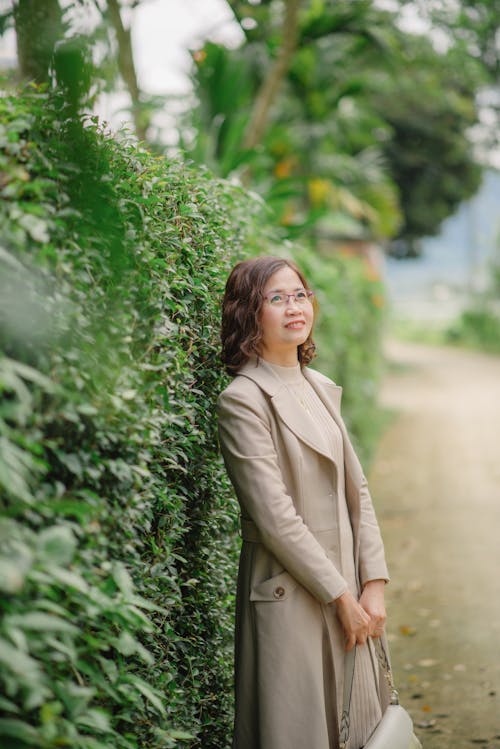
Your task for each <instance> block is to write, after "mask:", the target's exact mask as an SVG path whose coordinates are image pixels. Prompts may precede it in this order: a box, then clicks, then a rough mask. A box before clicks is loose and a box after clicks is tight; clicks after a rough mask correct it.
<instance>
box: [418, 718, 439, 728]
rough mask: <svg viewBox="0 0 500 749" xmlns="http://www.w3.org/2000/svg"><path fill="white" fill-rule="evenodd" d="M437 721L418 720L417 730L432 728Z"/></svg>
mask: <svg viewBox="0 0 500 749" xmlns="http://www.w3.org/2000/svg"><path fill="white" fill-rule="evenodd" d="M436 723H437V721H436V720H435V719H434V718H433V719H432V720H420V721H418V723H417V728H434V726H435V725H436Z"/></svg>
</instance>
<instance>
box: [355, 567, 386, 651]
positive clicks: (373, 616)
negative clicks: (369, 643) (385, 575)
mask: <svg viewBox="0 0 500 749" xmlns="http://www.w3.org/2000/svg"><path fill="white" fill-rule="evenodd" d="M384 588H385V581H384V580H370V581H369V582H367V583H366V585H365V587H364V588H363V592H362V593H361V597H360V599H359V604H360V606H361V607H362V608H363V610H364V611H365V612H366V613H367V614H368V616H369V617H370V624H369V627H368V634H369V635H370V637H381V636H382V634H383V633H384V625H385V620H386V613H385V603H384Z"/></svg>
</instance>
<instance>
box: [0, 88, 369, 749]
mask: <svg viewBox="0 0 500 749" xmlns="http://www.w3.org/2000/svg"><path fill="white" fill-rule="evenodd" d="M0 191H1V197H2V202H1V205H0V217H1V226H2V237H1V245H0V345H1V347H2V351H3V353H4V355H3V357H2V358H1V359H0V389H1V396H2V398H1V402H0V489H1V496H0V589H1V591H2V599H1V603H0V665H1V668H0V685H1V694H0V707H1V710H2V717H1V718H0V744H1V746H2V747H3V748H4V749H14V748H15V749H28V747H38V748H39V749H52V748H54V749H55V747H65V746H66V747H71V748H72V749H80V748H81V749H97V748H98V747H99V749H101V748H104V749H105V748H106V747H109V749H111V747H112V748H113V749H135V747H142V748H144V749H146V747H147V749H160V747H172V746H189V747H193V748H195V747H203V748H204V749H211V748H213V749H224V747H227V746H228V745H229V740H230V739H229V736H230V726H231V720H232V716H231V712H232V683H231V680H232V626H233V625H232V615H233V595H234V589H235V577H236V558H237V546H238V535H237V532H236V528H237V514H238V513H237V506H236V502H235V500H234V498H233V496H232V493H231V491H230V489H229V486H228V482H227V478H226V477H225V473H224V471H223V468H222V464H221V460H220V455H219V452H218V447H217V443H216V436H215V420H214V402H215V398H216V395H217V393H218V392H219V391H220V390H221V389H222V387H224V385H225V383H226V378H225V376H224V374H223V373H222V369H221V367H220V364H219V360H218V328H219V317H220V311H219V306H220V298H221V295H222V288H223V283H224V279H225V277H226V275H227V271H228V269H229V267H230V266H231V265H232V264H233V263H234V261H235V259H236V258H238V257H241V256H243V255H244V254H245V253H248V252H256V251H263V250H264V251H265V246H266V244H265V243H266V242H270V241H271V237H272V231H271V230H268V229H267V228H266V227H265V226H264V225H263V224H265V221H264V222H263V214H264V208H263V206H262V205H260V204H259V201H258V200H256V199H255V198H251V197H250V196H248V195H247V194H245V193H244V192H243V191H242V190H240V189H239V188H237V187H235V186H232V185H230V184H228V183H227V182H223V181H218V180H215V179H214V178H213V177H211V176H210V174H209V173H208V172H206V171H204V170H203V169H199V168H197V169H196V170H195V169H194V168H191V167H190V166H189V165H186V164H184V163H180V162H176V161H168V160H166V159H165V158H163V157H155V156H153V155H151V154H150V153H148V152H146V151H145V150H143V149H141V148H140V147H138V146H137V145H136V144H134V143H132V142H129V141H127V140H126V139H125V138H123V137H121V138H116V137H113V136H111V135H110V134H109V133H106V132H103V130H102V128H100V127H99V124H98V122H97V120H96V119H95V118H91V117H90V118H89V117H86V118H81V119H79V120H78V119H75V118H74V117H70V116H68V113H67V110H66V109H65V106H64V103H63V102H62V101H61V100H60V99H58V97H57V96H56V95H50V96H49V95H48V94H46V93H43V92H41V91H39V90H36V89H29V90H25V91H23V92H22V93H20V94H15V95H4V96H3V98H0ZM294 252H296V253H297V259H298V260H299V262H301V263H302V264H303V265H304V267H305V269H306V272H308V273H310V275H311V280H312V283H313V285H314V284H315V285H316V286H317V288H318V295H319V296H320V303H321V304H322V306H323V309H324V323H323V328H321V329H320V330H319V331H318V337H319V338H320V339H321V340H320V343H323V344H324V345H323V346H322V349H323V364H324V366H323V364H322V367H323V369H326V370H328V369H329V368H330V370H329V371H331V372H332V370H333V373H334V372H337V373H340V375H341V376H342V374H344V375H345V376H346V377H348V378H349V380H350V381H351V383H352V384H353V387H351V388H350V389H349V388H348V393H349V395H348V398H347V406H348V408H347V416H348V419H349V418H350V419H351V421H352V424H353V425H354V426H355V428H356V431H357V434H358V437H359V438H360V439H361V440H362V438H363V432H364V431H365V427H366V423H364V422H363V419H358V420H357V418H356V409H358V411H359V412H360V413H361V412H363V414H365V415H366V414H367V413H369V409H368V410H367V408H368V404H369V402H373V395H374V382H375V381H376V373H375V372H376V364H377V361H378V360H377V356H378V353H377V347H376V344H375V341H376V340H378V338H377V335H378V333H377V335H375V334H374V331H375V330H377V331H378V330H379V315H374V314H373V313H374V311H376V309H375V308H377V305H376V304H374V298H375V297H374V289H373V283H372V281H371V280H370V279H367V278H365V277H364V276H363V272H364V271H362V269H361V266H358V265H356V264H350V263H349V262H348V261H343V260H340V259H339V260H337V261H335V262H333V263H331V264H330V265H329V266H324V265H323V264H322V263H320V262H319V261H318V259H317V258H315V256H314V255H313V254H311V253H310V252H306V251H305V250H301V251H299V250H297V249H295V250H294ZM300 253H302V254H300ZM299 255H300V257H299ZM377 321H378V322H377ZM332 322H333V329H332V327H331V326H332ZM368 323H369V324H368ZM325 326H326V327H325ZM377 326H378V327H377ZM368 340H370V341H372V342H373V346H372V347H371V354H370V357H368V358H366V356H365V353H366V351H367V350H368V348H367V341H368ZM374 373H375V374H374ZM370 399H371V400H370Z"/></svg>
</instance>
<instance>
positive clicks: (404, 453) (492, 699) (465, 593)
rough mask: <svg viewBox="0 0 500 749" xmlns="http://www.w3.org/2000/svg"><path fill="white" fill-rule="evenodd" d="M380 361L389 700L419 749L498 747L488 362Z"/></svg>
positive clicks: (497, 538) (377, 485)
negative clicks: (410, 724) (386, 366)
mask: <svg viewBox="0 0 500 749" xmlns="http://www.w3.org/2000/svg"><path fill="white" fill-rule="evenodd" d="M387 355H388V360H389V362H390V364H391V367H390V372H389V374H388V376H387V377H386V380H385V383H384V386H383V391H382V402H383V404H384V405H385V406H386V407H387V408H389V409H391V410H392V411H394V418H393V420H392V422H391V423H390V425H389V427H388V428H387V430H386V432H385V434H384V436H383V438H382V440H381V442H380V444H379V448H378V450H377V454H376V456H375V461H374V464H373V466H372V470H371V472H370V488H371V491H372V494H373V497H374V501H375V505H376V507H377V513H378V516H379V521H380V524H381V526H382V533H383V535H384V540H385V544H386V551H387V557H388V562H389V569H390V572H391V576H392V582H391V584H390V585H389V586H388V588H387V603H388V612H389V617H388V633H389V637H390V641H391V652H392V660H393V666H394V670H395V675H396V681H397V683H398V686H399V692H400V696H401V702H402V704H404V705H405V706H406V707H407V709H409V711H410V712H411V714H412V716H413V719H414V723H415V726H416V732H417V734H418V735H419V737H420V739H421V741H422V744H423V746H424V749H438V748H439V749H466V748H467V749H471V747H474V746H482V747H485V749H500V357H492V356H487V355H483V354H479V353H474V352H469V351H464V350H459V349H451V348H450V349H448V348H434V347H427V346H421V345H417V344H407V343H404V344H403V343H399V342H391V343H390V344H388V346H387Z"/></svg>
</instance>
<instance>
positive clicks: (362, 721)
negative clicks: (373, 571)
mask: <svg viewBox="0 0 500 749" xmlns="http://www.w3.org/2000/svg"><path fill="white" fill-rule="evenodd" d="M261 366H265V367H269V368H270V369H271V370H272V371H273V372H274V374H275V375H276V376H278V377H279V378H280V380H281V381H282V382H283V383H284V384H285V385H286V387H287V388H288V389H289V390H290V391H291V392H292V393H293V395H294V396H295V397H296V399H297V403H298V408H303V409H304V410H305V411H306V412H307V413H308V414H309V415H310V417H311V419H313V420H314V422H315V424H316V425H317V429H318V431H319V432H320V433H321V435H322V438H323V440H324V445H325V448H326V449H327V451H328V452H329V453H330V455H331V457H332V459H333V460H334V462H335V463H336V465H337V466H343V465H344V449H343V442H342V435H341V432H340V429H339V427H338V426H337V424H336V423H335V421H334V420H333V419H332V417H331V416H330V414H329V413H328V411H327V409H326V408H325V406H324V404H323V403H322V402H321V400H320V398H319V397H318V395H317V394H316V393H315V391H314V389H313V388H312V387H311V385H310V384H309V382H308V381H307V380H306V378H305V377H304V375H303V374H302V371H301V368H300V365H299V364H297V365H296V366H295V367H281V366H278V365H276V364H270V363H269V362H265V361H262V362H261ZM337 498H338V499H337V508H336V512H337V518H338V527H339V535H340V539H339V541H340V549H341V564H342V569H341V570H340V572H341V573H342V576H343V577H344V579H345V580H346V582H347V584H348V585H349V588H350V590H351V593H352V594H353V595H354V596H356V597H359V595H360V591H359V590H358V588H357V583H356V573H355V568H354V548H353V535H352V528H351V522H350V519H349V514H348V509H347V503H346V497H345V478H344V471H343V470H341V471H339V472H338V484H337ZM332 616H335V614H334V612H333V611H332ZM335 632H336V642H334V643H332V648H333V652H334V653H335V654H338V659H336V663H335V681H336V694H337V710H338V714H339V716H340V715H341V712H342V695H343V676H344V671H343V659H344V651H343V642H344V640H343V633H342V630H341V627H340V624H339V625H338V627H336V628H335ZM378 684H379V676H378V665H377V660H376V656H375V654H374V652H373V648H372V646H371V645H365V646H358V647H357V653H356V667H355V673H354V681H353V689H352V698H351V730H350V742H349V747H350V749H360V747H362V746H363V745H364V744H365V743H366V741H367V739H368V738H369V737H370V735H371V733H372V731H373V730H374V728H375V727H376V725H377V723H378V722H379V721H380V718H381V715H382V712H381V707H380V695H379V690H378Z"/></svg>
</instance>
